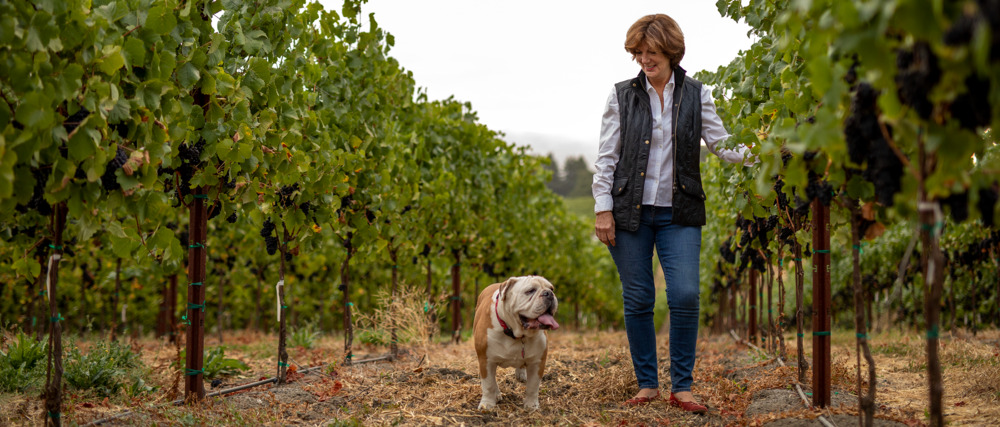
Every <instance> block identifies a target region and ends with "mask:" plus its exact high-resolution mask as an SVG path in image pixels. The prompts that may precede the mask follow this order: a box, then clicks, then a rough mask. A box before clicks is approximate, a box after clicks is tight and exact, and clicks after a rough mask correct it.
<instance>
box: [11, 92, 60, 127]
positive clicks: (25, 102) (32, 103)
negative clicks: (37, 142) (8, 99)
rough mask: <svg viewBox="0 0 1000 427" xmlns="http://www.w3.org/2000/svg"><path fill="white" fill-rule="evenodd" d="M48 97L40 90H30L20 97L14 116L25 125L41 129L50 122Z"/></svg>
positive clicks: (51, 116) (51, 115)
mask: <svg viewBox="0 0 1000 427" xmlns="http://www.w3.org/2000/svg"><path fill="white" fill-rule="evenodd" d="M49 99H50V98H49V97H47V96H45V94H44V93H42V92H32V93H29V94H27V95H25V97H24V98H22V99H21V104H20V105H18V106H17V112H16V113H14V117H15V118H16V119H17V121H18V122H20V123H21V124H23V125H24V126H25V127H28V128H32V129H41V128H44V127H47V126H49V125H51V124H52V121H53V114H52V107H51V106H50V105H49V102H48V101H49Z"/></svg>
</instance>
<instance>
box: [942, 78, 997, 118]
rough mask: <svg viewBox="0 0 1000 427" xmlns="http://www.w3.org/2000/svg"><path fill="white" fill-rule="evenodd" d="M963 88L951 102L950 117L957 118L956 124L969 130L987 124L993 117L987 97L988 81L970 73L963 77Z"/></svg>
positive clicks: (988, 92) (988, 91)
mask: <svg viewBox="0 0 1000 427" xmlns="http://www.w3.org/2000/svg"><path fill="white" fill-rule="evenodd" d="M965 89H966V90H965V92H964V93H962V94H959V95H958V96H956V97H955V100H954V101H953V102H952V103H951V106H950V107H949V110H950V111H951V117H952V118H955V119H958V124H959V125H961V126H962V127H963V128H966V129H969V130H976V129H977V128H980V127H986V126H989V124H990V119H991V118H992V117H993V107H992V105H991V104H990V99H989V94H990V81H989V80H987V79H984V78H981V77H979V76H977V75H976V74H971V75H969V76H968V77H966V78H965Z"/></svg>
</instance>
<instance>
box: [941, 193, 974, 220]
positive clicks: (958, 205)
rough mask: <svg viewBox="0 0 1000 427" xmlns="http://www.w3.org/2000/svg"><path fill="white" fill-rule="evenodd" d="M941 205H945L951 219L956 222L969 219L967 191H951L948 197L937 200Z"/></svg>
mask: <svg viewBox="0 0 1000 427" xmlns="http://www.w3.org/2000/svg"><path fill="white" fill-rule="evenodd" d="M938 201H939V202H940V203H941V205H943V206H947V207H948V210H949V211H950V212H951V219H952V220H953V221H955V222H956V223H959V222H963V221H965V220H967V219H969V192H968V191H963V192H961V193H951V194H949V195H948V197H944V198H941V199H939V200H938Z"/></svg>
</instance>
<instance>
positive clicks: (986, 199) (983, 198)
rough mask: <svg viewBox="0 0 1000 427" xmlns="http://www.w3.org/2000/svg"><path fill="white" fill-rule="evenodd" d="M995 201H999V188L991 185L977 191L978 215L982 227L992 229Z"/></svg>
mask: <svg viewBox="0 0 1000 427" xmlns="http://www.w3.org/2000/svg"><path fill="white" fill-rule="evenodd" d="M997 199H1000V187H998V186H997V184H996V183H993V185H992V186H990V187H989V188H982V189H980V190H979V203H977V207H978V208H979V213H980V214H981V215H982V218H983V225H985V226H987V227H990V228H993V224H994V222H993V210H994V208H996V205H997Z"/></svg>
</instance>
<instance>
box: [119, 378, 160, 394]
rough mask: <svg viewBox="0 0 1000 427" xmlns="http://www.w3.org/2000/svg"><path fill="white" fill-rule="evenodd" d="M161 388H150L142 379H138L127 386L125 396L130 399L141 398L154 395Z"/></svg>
mask: <svg viewBox="0 0 1000 427" xmlns="http://www.w3.org/2000/svg"><path fill="white" fill-rule="evenodd" d="M157 388H159V387H154V386H148V385H146V381H145V380H143V379H142V378H139V377H136V378H135V379H134V380H133V381H132V382H131V383H128V384H127V385H125V394H126V395H128V397H133V398H134V397H139V396H143V395H147V394H152V393H153V392H154V391H156V389H157Z"/></svg>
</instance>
